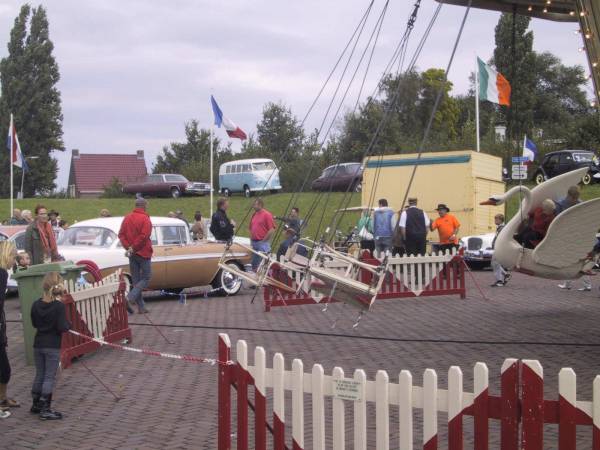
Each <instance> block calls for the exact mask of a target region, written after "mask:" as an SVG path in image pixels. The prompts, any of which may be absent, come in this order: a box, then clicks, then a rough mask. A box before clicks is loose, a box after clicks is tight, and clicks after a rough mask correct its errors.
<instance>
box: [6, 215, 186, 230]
mask: <svg viewBox="0 0 600 450" xmlns="http://www.w3.org/2000/svg"><path fill="white" fill-rule="evenodd" d="M123 218H124V217H123V216H117V217H98V218H96V219H88V220H82V221H80V222H77V223H74V224H73V225H71V226H70V227H69V228H78V227H101V228H108V229H109V230H111V231H114V232H115V233H118V232H119V229H120V228H121V223H122V222H123ZM150 221H151V222H152V225H155V226H169V225H171V226H178V225H179V226H181V225H182V224H183V225H185V222H184V221H183V220H181V219H177V218H174V217H160V216H150ZM0 231H1V230H0Z"/></svg>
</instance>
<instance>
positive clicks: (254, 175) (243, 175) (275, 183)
mask: <svg viewBox="0 0 600 450" xmlns="http://www.w3.org/2000/svg"><path fill="white" fill-rule="evenodd" d="M279 190H281V182H280V181H279V169H278V168H277V166H276V165H275V163H274V162H273V161H272V160H270V159H265V158H254V159H240V160H237V161H230V162H227V163H225V164H221V167H220V168H219V191H220V192H221V193H222V194H224V195H226V196H230V195H231V194H233V193H234V192H243V193H244V195H245V196H246V197H250V196H251V195H252V194H253V193H255V192H264V191H269V192H271V193H275V192H277V191H279Z"/></svg>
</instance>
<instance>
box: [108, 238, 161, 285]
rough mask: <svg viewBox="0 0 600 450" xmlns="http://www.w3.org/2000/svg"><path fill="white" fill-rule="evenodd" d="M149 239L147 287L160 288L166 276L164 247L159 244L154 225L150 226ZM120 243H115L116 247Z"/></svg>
mask: <svg viewBox="0 0 600 450" xmlns="http://www.w3.org/2000/svg"><path fill="white" fill-rule="evenodd" d="M150 241H151V242H152V250H153V252H152V278H151V279H150V285H149V286H148V288H149V289H161V288H162V285H163V283H164V282H165V277H166V274H167V273H166V266H165V261H164V249H163V246H162V245H160V242H159V236H158V232H157V229H156V227H152V234H150ZM120 246H121V243H120V242H118V243H117V247H120Z"/></svg>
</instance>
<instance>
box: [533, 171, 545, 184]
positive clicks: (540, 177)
mask: <svg viewBox="0 0 600 450" xmlns="http://www.w3.org/2000/svg"><path fill="white" fill-rule="evenodd" d="M533 180H534V181H535V184H542V183H543V182H544V181H546V177H545V176H544V174H543V173H542V172H538V173H536V174H535V177H534V178H533Z"/></svg>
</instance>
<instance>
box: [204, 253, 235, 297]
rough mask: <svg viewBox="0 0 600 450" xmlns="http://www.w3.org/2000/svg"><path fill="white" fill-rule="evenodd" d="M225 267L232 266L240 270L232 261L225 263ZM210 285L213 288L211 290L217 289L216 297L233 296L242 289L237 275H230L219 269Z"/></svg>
mask: <svg viewBox="0 0 600 450" xmlns="http://www.w3.org/2000/svg"><path fill="white" fill-rule="evenodd" d="M225 265H227V266H233V267H235V268H236V269H240V266H238V265H237V264H236V263H234V262H233V261H229V262H226V263H225ZM210 285H211V286H212V287H213V289H219V291H218V292H217V294H218V295H221V296H228V295H235V294H237V293H238V292H239V291H240V289H241V288H242V279H241V278H239V277H238V276H237V275H234V274H232V273H231V272H227V271H226V270H223V269H219V271H218V272H217V275H216V276H215V278H214V279H213V280H212V282H211V283H210Z"/></svg>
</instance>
